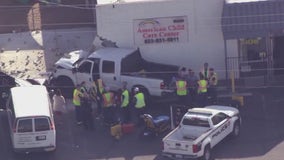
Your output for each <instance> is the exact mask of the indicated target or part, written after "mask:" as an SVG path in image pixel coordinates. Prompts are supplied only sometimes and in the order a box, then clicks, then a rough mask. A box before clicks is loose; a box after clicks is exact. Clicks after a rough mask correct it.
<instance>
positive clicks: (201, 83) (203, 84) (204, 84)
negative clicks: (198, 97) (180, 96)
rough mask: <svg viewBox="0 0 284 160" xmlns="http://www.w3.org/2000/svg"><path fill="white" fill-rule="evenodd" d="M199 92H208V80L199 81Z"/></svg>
mask: <svg viewBox="0 0 284 160" xmlns="http://www.w3.org/2000/svg"><path fill="white" fill-rule="evenodd" d="M197 83H198V93H206V92H207V81H206V80H204V79H202V80H199V81H198V82H197Z"/></svg>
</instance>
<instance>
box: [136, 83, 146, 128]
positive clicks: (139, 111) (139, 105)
mask: <svg viewBox="0 0 284 160" xmlns="http://www.w3.org/2000/svg"><path fill="white" fill-rule="evenodd" d="M134 94H135V95H134V97H133V104H134V108H135V117H136V125H137V126H141V125H142V124H143V119H142V117H141V116H142V115H143V114H145V109H146V103H145V97H144V94H143V93H142V92H140V90H139V88H138V87H135V88H134Z"/></svg>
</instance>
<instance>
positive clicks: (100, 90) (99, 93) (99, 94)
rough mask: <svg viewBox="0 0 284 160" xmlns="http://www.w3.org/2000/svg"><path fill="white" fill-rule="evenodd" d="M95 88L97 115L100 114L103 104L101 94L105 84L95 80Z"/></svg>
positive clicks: (100, 80)
mask: <svg viewBox="0 0 284 160" xmlns="http://www.w3.org/2000/svg"><path fill="white" fill-rule="evenodd" d="M95 83H96V86H97V105H98V110H97V112H98V115H101V114H102V103H103V99H102V94H103V92H104V88H105V84H104V83H103V80H102V79H100V78H99V79H97V80H96V81H95Z"/></svg>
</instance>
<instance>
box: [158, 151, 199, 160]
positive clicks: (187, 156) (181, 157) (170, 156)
mask: <svg viewBox="0 0 284 160" xmlns="http://www.w3.org/2000/svg"><path fill="white" fill-rule="evenodd" d="M162 156H164V157H168V158H170V159H188V158H191V159H196V158H199V157H198V156H197V155H185V154H174V153H167V152H163V153H162Z"/></svg>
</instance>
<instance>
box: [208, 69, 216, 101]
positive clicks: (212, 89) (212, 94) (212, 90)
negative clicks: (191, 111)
mask: <svg viewBox="0 0 284 160" xmlns="http://www.w3.org/2000/svg"><path fill="white" fill-rule="evenodd" d="M208 84H209V87H208V96H209V98H210V101H211V103H213V104H216V103H217V90H216V89H217V84H218V76H217V73H216V72H215V71H214V68H210V69H209V79H208Z"/></svg>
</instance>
